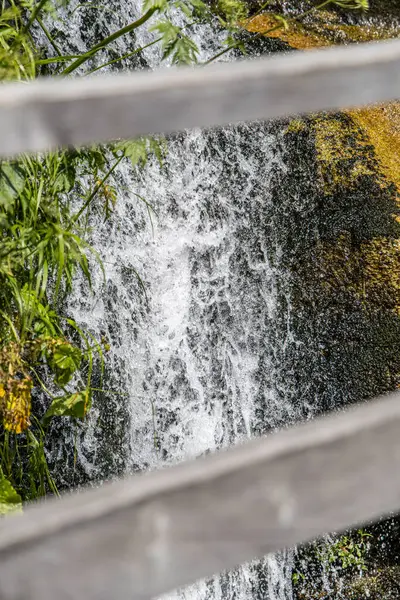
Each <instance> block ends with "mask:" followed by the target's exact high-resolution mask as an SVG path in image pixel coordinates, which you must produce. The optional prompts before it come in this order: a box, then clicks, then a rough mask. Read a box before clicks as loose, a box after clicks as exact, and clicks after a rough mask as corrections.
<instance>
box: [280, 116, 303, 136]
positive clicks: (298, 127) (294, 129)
mask: <svg viewBox="0 0 400 600" xmlns="http://www.w3.org/2000/svg"><path fill="white" fill-rule="evenodd" d="M305 129H307V125H306V123H305V122H304V121H302V120H301V119H292V120H291V121H290V123H289V125H288V126H287V128H286V130H285V134H287V133H300V132H301V131H304V130H305Z"/></svg>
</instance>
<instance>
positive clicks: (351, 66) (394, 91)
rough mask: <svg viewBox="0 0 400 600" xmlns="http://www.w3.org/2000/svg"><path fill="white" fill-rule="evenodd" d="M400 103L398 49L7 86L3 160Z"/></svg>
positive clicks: (0, 98) (0, 99)
mask: <svg viewBox="0 0 400 600" xmlns="http://www.w3.org/2000/svg"><path fill="white" fill-rule="evenodd" d="M398 98H400V40H396V41H389V42H379V43H371V44H360V45H352V46H347V47H340V48H331V49H324V50H318V51H312V52H304V53H302V52H294V53H291V54H288V55H285V56H282V55H281V56H275V57H272V58H261V59H257V60H252V61H239V62H236V63H229V64H215V65H212V66H209V67H206V68H200V67H199V68H196V69H185V68H182V69H164V70H160V71H158V72H155V73H150V72H141V73H135V74H125V75H114V76H111V75H108V76H101V77H92V78H76V79H69V80H61V79H58V80H54V79H52V80H42V81H36V82H33V83H30V84H21V83H20V84H15V83H14V84H6V85H2V86H1V94H0V131H1V136H0V155H3V156H5V155H14V154H16V153H19V152H22V151H42V150H46V149H49V148H55V147H58V146H79V145H84V144H89V143H92V142H103V141H107V140H112V139H116V138H128V137H135V136H139V135H143V134H151V133H163V132H172V131H179V130H182V129H185V128H190V127H197V126H212V125H223V124H226V123H230V122H237V121H241V120H252V119H270V118H276V117H284V116H288V115H292V114H297V113H303V112H310V111H317V110H329V109H339V108H345V107H346V108H347V107H351V106H358V105H365V104H369V103H373V102H380V101H384V100H393V99H398Z"/></svg>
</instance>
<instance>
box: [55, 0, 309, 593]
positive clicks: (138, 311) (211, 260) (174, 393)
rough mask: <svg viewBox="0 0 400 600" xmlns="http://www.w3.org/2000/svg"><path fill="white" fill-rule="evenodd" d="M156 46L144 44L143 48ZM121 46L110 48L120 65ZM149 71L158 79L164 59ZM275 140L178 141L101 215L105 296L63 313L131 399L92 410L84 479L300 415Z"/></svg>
mask: <svg viewBox="0 0 400 600" xmlns="http://www.w3.org/2000/svg"><path fill="white" fill-rule="evenodd" d="M107 10H112V7H110V8H108V7H107ZM107 10H104V12H103V14H102V13H101V11H99V12H96V27H97V30H96V31H95V33H96V35H107V34H108V33H110V32H111V31H114V30H115V29H116V28H117V27H118V26H119V25H120V26H122V25H123V23H121V24H118V23H117V22H116V21H117V20H118V19H117V18H116V19H115V20H114V18H112V19H110V17H109V16H107V15H108V13H107ZM68 11H69V13H68V14H69V16H68V29H67V28H66V29H65V33H66V37H65V40H64V42H63V43H64V46H65V47H64V50H65V51H68V52H75V51H76V50H79V51H83V50H85V49H86V48H87V47H90V44H91V41H93V40H91V37H90V36H91V33H90V32H91V31H92V29H93V27H92V26H93V23H92V21H90V22H89V21H88V16H87V15H88V12H86V13H85V15H83V12H82V9H80V8H77V7H75V9H74V8H73V6H70V7H69V9H68ZM138 14H139V6H136V4H131V3H127V2H122V6H121V3H119V4H118V15H123V17H124V20H127V21H130V20H134V18H135V17H137V15H138ZM118 18H121V17H120V16H119V17H118ZM109 22H111V23H110V24H109ZM91 28H92V29H91ZM71 31H72V34H71ZM67 33H68V37H67ZM151 35H152V34H149V33H148V32H147V28H142V30H139V32H138V33H137V34H136V45H139V46H142V45H144V44H146V43H148V41H149V40H150V39H151V38H150V37H149V36H151ZM220 37H221V34H220V33H218V32H217V31H216V30H214V29H213V28H212V27H211V26H210V25H204V27H201V28H200V27H199V28H198V31H197V32H196V35H195V38H196V42H197V43H198V44H199V47H200V48H201V52H202V55H203V56H202V59H203V60H204V59H205V58H207V57H209V56H212V55H213V54H214V53H215V52H216V51H217V49H218V46H219V44H218V42H219V41H220V40H219V38H220ZM124 44H125V41H124V39H123V38H122V39H120V40H118V42H117V47H118V52H119V53H121V54H123V53H124V51H125V52H126V51H127V50H126V47H125V46H124ZM219 47H220V46H219ZM144 57H145V60H146V62H147V64H148V65H149V66H150V67H155V66H158V64H159V62H160V56H159V50H158V49H157V46H153V47H151V48H149V49H147V50H146V51H145V52H144ZM225 58H227V57H226V56H225ZM103 61H105V58H104V54H103V55H102V61H101V62H103ZM99 64H100V60H99ZM281 138H282V131H281V130H280V128H279V127H273V126H271V125H268V124H265V123H253V124H247V125H237V126H231V127H226V128H224V129H215V130H212V131H200V130H194V131H190V132H186V133H184V134H179V135H176V136H171V137H170V138H169V139H168V151H167V156H166V159H165V163H164V165H163V166H162V167H160V165H159V164H158V162H157V161H156V160H153V161H150V163H148V165H147V166H146V167H145V168H144V169H142V170H138V171H133V170H132V169H131V168H129V166H128V164H123V165H121V168H120V169H119V171H118V173H117V174H116V182H117V185H116V187H117V189H118V190H119V199H118V201H117V204H116V208H115V212H114V214H113V216H112V218H111V220H110V221H108V222H106V223H104V222H103V219H102V218H101V217H100V216H99V217H96V214H95V212H94V213H93V214H92V217H91V218H92V223H91V224H92V225H93V239H92V243H93V245H94V247H95V248H96V249H97V250H98V251H99V252H100V254H101V256H102V258H103V260H104V266H105V271H106V283H105V284H103V281H102V278H101V276H100V273H99V276H98V277H97V278H95V290H94V295H93V297H88V296H87V295H85V294H82V292H81V290H79V286H78V292H77V294H76V295H75V297H74V298H72V299H71V301H70V307H69V310H70V312H72V313H73V315H74V317H75V318H76V320H77V321H78V323H79V324H81V325H83V326H85V327H87V328H88V329H89V330H90V331H91V332H93V333H94V334H95V335H96V336H98V337H101V336H105V337H106V338H107V339H108V340H109V341H110V345H111V350H110V352H109V353H108V355H107V373H106V379H105V380H106V386H105V387H107V388H109V389H111V390H113V389H117V390H120V391H122V392H123V393H124V394H127V395H128V398H127V397H126V396H122V397H119V396H115V395H112V394H110V395H107V394H105V395H102V400H101V401H99V403H97V404H96V403H95V409H94V411H93V417H92V420H91V424H90V426H89V427H88V429H87V431H86V432H85V435H84V436H83V437H82V438H80V439H78V442H77V446H78V448H77V449H78V455H79V463H80V467H81V469H82V470H83V471H84V472H85V473H86V475H87V477H89V478H96V479H99V478H100V479H101V478H106V477H110V476H113V475H117V474H120V473H124V472H131V471H135V470H140V471H142V470H146V469H157V468H162V467H164V466H166V465H169V464H174V463H177V462H180V461H183V460H186V459H189V458H196V457H199V456H201V455H203V454H205V453H208V452H213V451H215V450H217V449H218V448H222V447H226V446H229V445H231V444H235V443H238V442H239V441H242V440H245V439H248V438H250V437H252V436H254V435H258V434H260V433H266V432H268V431H271V430H274V429H276V428H277V427H281V426H283V425H285V424H286V423H290V422H293V421H294V420H296V418H297V417H298V416H299V415H300V414H301V413H300V412H299V410H298V408H295V407H294V405H293V402H292V401H291V397H292V396H291V394H288V395H287V397H286V392H285V384H284V383H283V382H284V379H285V377H284V374H282V372H281V370H280V357H281V356H282V353H285V348H286V346H287V345H293V344H294V343H295V340H294V338H293V335H292V333H291V309H290V302H288V301H286V300H285V299H286V296H287V290H286V283H285V272H284V270H283V269H282V267H281V256H282V249H281V237H282V235H285V234H284V233H282V231H280V211H281V210H282V206H283V204H282V205H281V206H279V205H278V206H277V203H276V197H274V194H273V193H272V192H271V185H270V181H271V177H272V176H273V175H274V174H276V173H277V172H279V171H284V170H285V166H284V163H283V162H282V160H281V155H280V151H279V150H278V148H279V144H280V141H281ZM143 198H144V199H145V200H146V201H147V202H148V203H150V204H151V206H152V207H153V209H154V212H153V210H152V209H149V207H148V205H147V204H146V203H145V202H144V201H143V200H142V199H143ZM282 202H284V199H282ZM138 274H139V276H140V278H141V280H142V281H143V284H144V287H145V289H146V294H144V293H143V290H142V286H141V284H140V281H139V279H138V276H137V275H138ZM282 299H284V300H285V301H282ZM100 403H103V405H102V406H101V405H100ZM104 404H106V406H104ZM100 438H101V444H102V446H103V451H102V452H101V451H100V450H99V449H98V447H99V439H100ZM101 444H100V445H101ZM62 445H63V442H62V440H60V442H59V448H61V447H62ZM104 448H105V450H104ZM54 452H57V449H55V450H54ZM100 454H102V455H101V456H100ZM291 561H292V553H291V552H290V551H288V552H286V553H282V554H280V555H276V556H272V557H267V558H266V559H264V560H262V561H257V562H255V563H253V564H251V565H247V566H245V567H241V568H239V569H237V570H235V571H233V572H230V573H225V574H223V575H221V576H216V577H214V578H212V579H211V580H210V581H207V582H206V581H203V582H199V583H197V584H195V585H193V586H191V587H190V588H188V589H186V590H183V591H179V592H176V593H174V594H173V595H170V596H168V597H169V598H185V599H187V600H189V599H190V600H191V599H193V600H219V599H221V600H222V599H235V600H249V599H250V598H260V599H261V598H262V599H268V600H290V599H291V598H292V587H291Z"/></svg>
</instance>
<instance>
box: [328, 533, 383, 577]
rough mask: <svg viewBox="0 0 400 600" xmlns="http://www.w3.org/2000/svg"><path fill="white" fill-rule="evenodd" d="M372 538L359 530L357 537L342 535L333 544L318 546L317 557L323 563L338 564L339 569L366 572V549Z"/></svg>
mask: <svg viewBox="0 0 400 600" xmlns="http://www.w3.org/2000/svg"><path fill="white" fill-rule="evenodd" d="M370 537H372V536H371V535H370V534H368V533H365V532H364V531H362V530H361V529H359V530H358V531H357V537H356V538H351V537H349V536H347V535H342V536H341V537H340V538H339V539H338V540H336V541H335V542H333V543H326V544H322V545H320V546H319V548H318V550H317V556H318V557H319V559H320V560H321V562H323V563H327V564H334V563H336V564H338V565H339V566H340V568H341V569H343V570H346V569H349V568H352V567H355V568H356V569H361V570H362V571H366V570H367V566H366V560H365V559H366V551H367V548H368V538H370Z"/></svg>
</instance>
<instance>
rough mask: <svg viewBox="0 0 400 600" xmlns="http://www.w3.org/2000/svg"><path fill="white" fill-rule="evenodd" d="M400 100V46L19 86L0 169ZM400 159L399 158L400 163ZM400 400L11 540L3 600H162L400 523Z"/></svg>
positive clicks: (131, 492)
mask: <svg viewBox="0 0 400 600" xmlns="http://www.w3.org/2000/svg"><path fill="white" fill-rule="evenodd" d="M396 98H400V41H394V42H387V43H379V44H367V45H359V46H351V47H347V48H336V49H331V50H324V51H317V52H310V53H304V54H300V53H299V54H294V55H290V56H282V57H277V58H271V59H260V60H256V61H252V62H240V63H236V64H224V65H216V66H214V67H210V68H206V69H196V70H184V69H182V70H170V71H168V72H163V71H161V72H160V73H152V74H135V75H119V76H113V77H104V78H103V77H101V78H93V79H90V80H68V81H57V82H55V81H38V82H35V83H32V84H29V85H21V84H20V85H16V84H10V85H4V86H3V87H2V91H1V95H0V130H1V131H2V136H1V138H0V154H3V155H7V154H14V153H18V152H21V151H26V150H44V149H47V148H50V147H58V146H61V145H77V144H81V143H89V142H94V141H100V140H101V141H104V140H107V139H115V138H117V137H120V136H124V137H126V136H128V135H132V136H133V135H138V134H146V133H153V132H162V131H174V130H178V129H182V128H185V127H193V126H201V125H216V124H220V123H228V122H231V121H236V120H244V119H254V118H270V117H283V116H288V115H290V114H294V113H300V112H305V111H313V110H320V109H333V108H340V107H345V106H346V107H348V106H355V105H361V104H366V103H370V102H375V101H383V100H393V99H396ZM399 160H400V157H399ZM399 465H400V393H395V394H392V395H390V396H387V397H385V398H381V399H377V400H374V401H373V402H368V403H364V404H362V405H360V406H357V407H355V408H352V409H349V410H348V411H346V412H341V413H339V414H335V415H333V416H327V417H323V418H318V419H315V420H314V421H312V422H309V423H306V424H302V425H300V426H297V427H294V428H292V429H290V430H287V431H283V432H280V433H277V434H273V435H270V436H268V437H266V438H263V439H259V440H257V441H253V442H249V443H247V444H243V445H240V446H238V447H236V448H233V449H230V450H227V451H222V452H220V453H217V454H216V455H213V456H209V457H206V458H202V459H198V460H197V461H194V462H188V463H186V464H183V465H179V466H176V467H171V468H168V469H165V470H162V471H159V472H155V473H150V474H144V475H138V476H134V477H130V478H127V479H126V480H123V481H120V482H116V483H110V484H106V485H104V486H103V487H102V488H100V489H95V490H93V489H92V490H88V491H85V492H81V493H75V494H71V495H68V496H66V497H64V498H62V499H61V500H51V501H47V502H46V503H38V504H37V505H36V506H32V507H30V508H27V509H26V510H25V513H24V515H22V516H13V517H10V518H8V519H5V520H4V521H3V522H2V523H1V525H0V600H54V599H57V600H78V599H82V600H83V599H84V600H110V598H111V597H112V598H116V599H117V600H123V599H125V598H127V599H128V598H129V599H134V600H136V599H148V598H152V597H154V596H156V595H158V594H161V593H164V592H167V591H169V590H171V589H173V588H176V587H179V586H182V585H184V584H187V583H190V582H192V581H194V580H196V579H198V578H200V577H205V576H210V575H212V574H213V573H215V572H217V571H220V570H222V569H225V568H230V567H233V566H235V565H236V564H238V563H241V562H244V561H247V560H250V559H252V558H255V557H259V556H262V555H264V554H266V553H268V552H273V551H276V550H279V549H282V548H284V547H287V546H292V545H294V544H297V543H300V542H305V541H307V540H311V539H313V538H315V537H316V536H318V535H320V534H322V533H324V532H326V531H330V530H339V529H342V528H346V527H349V526H353V525H356V524H359V523H362V522H365V521H366V520H369V519H374V518H377V517H379V516H380V515H385V514H389V513H390V512H391V511H396V510H400V469H399Z"/></svg>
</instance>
